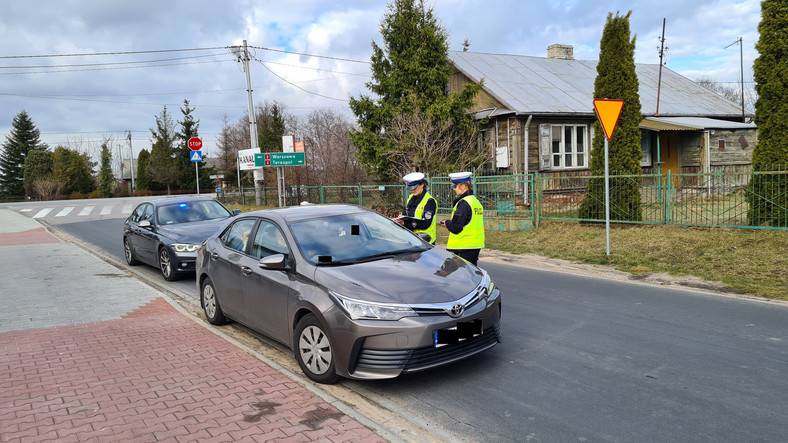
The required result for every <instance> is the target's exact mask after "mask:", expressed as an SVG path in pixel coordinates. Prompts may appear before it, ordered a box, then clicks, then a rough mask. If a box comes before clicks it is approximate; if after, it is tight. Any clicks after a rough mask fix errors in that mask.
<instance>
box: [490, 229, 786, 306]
mask: <svg viewBox="0 0 788 443" xmlns="http://www.w3.org/2000/svg"><path fill="white" fill-rule="evenodd" d="M486 244H487V247H488V248H491V249H498V250H501V251H505V252H510V253H513V254H537V255H542V256H546V257H550V258H560V259H564V260H570V261H577V262H584V263H593V264H602V265H607V266H611V267H613V268H615V269H618V270H620V271H624V272H628V273H630V274H633V275H645V274H651V273H663V272H664V273H667V274H670V275H674V276H682V275H692V276H696V277H699V278H702V279H704V280H708V281H719V282H721V283H723V284H724V285H725V286H726V287H727V288H729V289H730V290H731V291H733V292H740V293H746V294H751V295H757V296H762V297H767V298H775V299H782V300H788V232H785V231H767V230H746V229H725V228H687V227H673V226H643V225H613V226H611V229H610V256H606V255H605V226H604V225H603V224H599V225H597V224H593V225H590V224H579V223H575V222H558V221H548V222H543V223H541V224H540V225H539V228H538V229H531V230H528V231H519V232H499V231H487V233H486Z"/></svg>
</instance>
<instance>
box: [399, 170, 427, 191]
mask: <svg viewBox="0 0 788 443" xmlns="http://www.w3.org/2000/svg"><path fill="white" fill-rule="evenodd" d="M402 181H404V182H405V185H407V187H408V191H412V190H414V189H416V186H418V185H420V184H422V183H424V174H422V173H421V172H411V173H410V174H408V175H406V176H405V177H402Z"/></svg>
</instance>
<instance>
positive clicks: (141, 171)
mask: <svg viewBox="0 0 788 443" xmlns="http://www.w3.org/2000/svg"><path fill="white" fill-rule="evenodd" d="M149 163H150V152H148V150H147V149H143V150H142V151H140V153H139V155H138V156H137V180H136V183H135V185H137V190H138V191H143V190H144V191H150V186H151V184H150V175H149V174H148V164H149Z"/></svg>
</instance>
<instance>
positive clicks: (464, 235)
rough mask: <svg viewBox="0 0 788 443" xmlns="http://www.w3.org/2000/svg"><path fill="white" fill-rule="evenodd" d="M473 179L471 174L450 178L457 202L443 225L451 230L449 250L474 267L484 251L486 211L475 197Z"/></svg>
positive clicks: (451, 176) (452, 175)
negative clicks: (482, 250)
mask: <svg viewBox="0 0 788 443" xmlns="http://www.w3.org/2000/svg"><path fill="white" fill-rule="evenodd" d="M471 175H472V174H471V173H470V172H455V173H453V174H449V178H450V179H451V182H452V185H453V187H454V193H455V194H457V198H456V199H455V200H454V209H453V210H452V211H451V220H443V221H442V222H441V225H442V226H444V227H446V229H448V230H449V242H448V244H447V245H446V250H448V251H449V252H451V253H454V254H455V255H457V256H459V257H461V258H463V259H465V260H467V261H469V262H470V263H473V264H474V265H475V264H476V263H477V262H478V261H479V251H481V249H482V248H483V247H484V210H483V209H482V204H481V203H479V200H478V199H477V198H476V196H475V195H473V184H472V183H471Z"/></svg>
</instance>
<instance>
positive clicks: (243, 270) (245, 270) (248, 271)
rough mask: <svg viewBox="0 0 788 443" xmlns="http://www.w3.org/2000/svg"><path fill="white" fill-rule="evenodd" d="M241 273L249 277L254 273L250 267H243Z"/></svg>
mask: <svg viewBox="0 0 788 443" xmlns="http://www.w3.org/2000/svg"><path fill="white" fill-rule="evenodd" d="M241 272H243V273H244V275H249V274H251V273H252V268H250V267H248V266H241Z"/></svg>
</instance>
